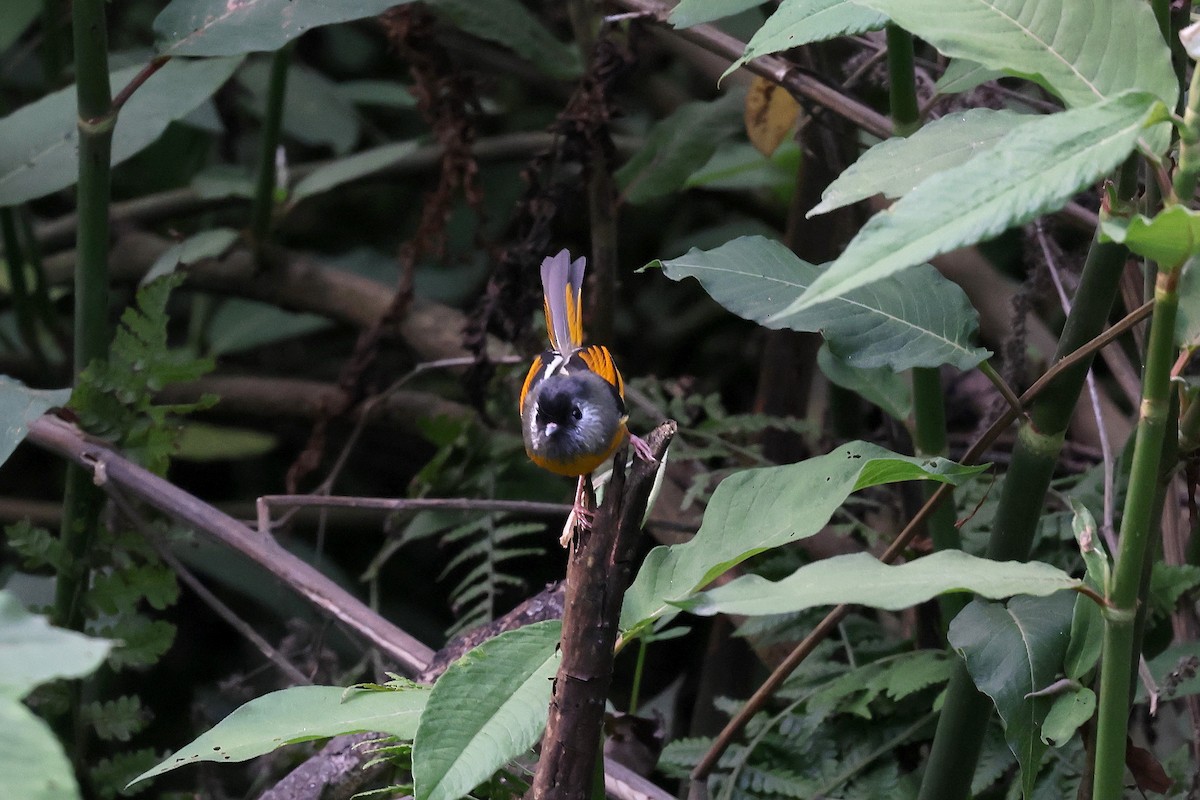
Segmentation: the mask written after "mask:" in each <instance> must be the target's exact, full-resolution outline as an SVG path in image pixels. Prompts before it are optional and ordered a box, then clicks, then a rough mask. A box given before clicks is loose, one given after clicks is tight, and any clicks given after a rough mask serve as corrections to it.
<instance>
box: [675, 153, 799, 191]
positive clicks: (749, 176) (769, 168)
mask: <svg viewBox="0 0 1200 800" xmlns="http://www.w3.org/2000/svg"><path fill="white" fill-rule="evenodd" d="M800 158H801V153H800V145H799V144H797V143H796V141H795V140H793V139H789V140H788V141H786V142H783V143H782V144H780V146H779V147H778V148H777V149H776V150H775V152H774V154H772V155H771V157H770V158H767V157H766V156H764V155H763V154H762V153H760V152H759V151H758V149H757V148H756V147H754V145H752V144H750V143H749V142H724V143H722V144H721V145H720V146H719V147H718V148H717V151H716V152H715V153H713V155H712V158H710V159H709V160H708V162H707V163H706V164H705V165H704V166H702V167H701V168H700V169H698V170H696V171H695V172H693V173H692V174H691V175H689V176H688V179H687V180H686V181H684V183H683V188H685V189H696V188H703V189H725V190H730V191H741V190H745V189H762V188H766V189H770V190H771V191H772V193H773V194H774V195H775V196H776V197H777V198H779V199H780V200H781V201H783V200H786V199H787V198H789V197H790V196H791V193H792V191H793V190H794V189H795V186H796V170H797V169H798V168H799V167H800Z"/></svg>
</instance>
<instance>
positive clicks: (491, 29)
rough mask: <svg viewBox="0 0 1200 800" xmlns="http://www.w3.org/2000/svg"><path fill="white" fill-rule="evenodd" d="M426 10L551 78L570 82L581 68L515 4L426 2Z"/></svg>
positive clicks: (570, 51) (570, 50)
mask: <svg viewBox="0 0 1200 800" xmlns="http://www.w3.org/2000/svg"><path fill="white" fill-rule="evenodd" d="M429 5H430V7H431V8H432V9H433V10H434V11H436V12H437V13H438V15H439V16H442V17H445V18H446V19H448V20H449V21H450V22H451V23H453V24H454V26H455V27H457V28H461V29H462V30H464V31H466V32H467V33H469V34H471V35H472V36H478V37H479V38H480V39H486V40H487V41H490V42H495V43H496V44H499V45H502V46H504V47H507V48H508V49H509V50H512V51H513V52H514V53H516V54H517V55H519V56H521V57H522V58H524V59H527V60H528V61H529V62H530V63H531V64H533V65H534V66H535V67H537V68H538V69H540V70H541V71H542V72H544V73H546V74H547V75H549V76H550V77H552V78H560V79H563V80H570V79H572V78H576V77H578V76H579V73H580V72H581V71H582V68H583V65H582V62H581V61H580V58H579V51H578V50H577V49H575V48H574V47H571V46H568V45H566V44H564V43H562V42H560V41H559V40H558V39H556V38H555V37H554V34H552V33H550V31H549V30H548V29H547V28H546V26H545V25H543V24H542V21H541V19H539V18H538V17H537V16H535V15H534V14H533V13H531V12H530V11H529V9H527V8H526V7H525V6H524V5H522V4H521V3H519V2H518V1H517V0H429Z"/></svg>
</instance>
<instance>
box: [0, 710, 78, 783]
mask: <svg viewBox="0 0 1200 800" xmlns="http://www.w3.org/2000/svg"><path fill="white" fill-rule="evenodd" d="M0 776H2V777H0V780H2V782H3V791H2V792H0V794H3V796H4V797H11V798H14V800H15V798H20V800H76V798H78V797H79V796H80V795H79V784H78V783H76V782H75V770H74V769H73V768H72V767H71V762H70V761H68V760H67V756H66V753H64V752H63V749H62V745H60V744H59V743H58V738H57V737H55V735H54V732H53V731H51V730H50V726H49V725H47V724H46V723H45V722H44V721H43V720H42V719H41V718H39V717H38V716H36V715H35V714H34V713H33V712H32V711H30V710H29V709H28V708H26V707H25V706H24V705H23V704H21V703H19V702H17V701H15V700H11V699H8V698H0Z"/></svg>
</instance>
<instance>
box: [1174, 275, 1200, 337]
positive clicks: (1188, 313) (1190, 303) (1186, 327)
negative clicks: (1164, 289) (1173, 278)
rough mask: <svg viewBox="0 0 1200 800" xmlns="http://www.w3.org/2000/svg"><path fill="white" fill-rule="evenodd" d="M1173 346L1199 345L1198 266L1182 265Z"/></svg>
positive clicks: (1199, 297)
mask: <svg viewBox="0 0 1200 800" xmlns="http://www.w3.org/2000/svg"><path fill="white" fill-rule="evenodd" d="M1175 345H1176V346H1177V347H1195V346H1197V345H1200V265H1198V264H1195V263H1191V264H1184V266H1183V272H1182V273H1181V274H1180V276H1179V311H1178V313H1177V314H1176V318H1175Z"/></svg>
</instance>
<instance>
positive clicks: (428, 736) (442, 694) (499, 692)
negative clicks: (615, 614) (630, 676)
mask: <svg viewBox="0 0 1200 800" xmlns="http://www.w3.org/2000/svg"><path fill="white" fill-rule="evenodd" d="M561 633H562V623H561V622H560V621H559V620H547V621H545V622H537V623H534V624H533V625H528V626H526V627H523V628H518V629H516V630H513V631H508V632H507V633H502V634H500V635H499V636H497V637H495V638H494V639H490V640H488V641H486V642H484V643H483V644H481V645H480V646H479V647H476V648H475V649H473V650H471V651H470V652H468V653H467V654H466V655H464V656H463V657H462V658H460V659H459V660H458V661H456V662H454V663H453V664H451V665H450V667H449V668H448V669H447V670H446V671H445V673H443V674H442V676H441V677H440V678H438V681H437V683H436V684H435V685H434V687H433V692H432V694H431V695H430V697H429V705H428V707H427V708H426V710H425V713H424V714H422V715H421V724H420V725H419V726H418V728H417V735H416V739H415V740H414V741H413V752H412V759H413V767H412V773H413V790H414V794H415V796H416V799H417V800H456V799H457V798H459V797H464V796H466V794H467V793H468V792H470V791H471V790H472V789H474V788H475V787H476V786H477V785H479V784H480V783H482V782H483V781H485V780H487V778H488V777H489V776H491V774H492V773H493V772H495V771H496V770H497V769H499V768H500V767H502V766H504V765H505V764H506V763H508V762H509V761H511V760H512V759H513V758H516V757H517V756H519V755H521V754H522V753H524V752H525V751H526V750H528V749H529V748H530V747H532V746H533V745H534V744H535V743H536V742H537V740H538V737H539V736H540V735H541V732H542V729H543V728H544V727H545V725H546V714H547V707H548V706H549V703H550V689H551V680H552V678H553V677H554V673H555V671H556V670H557V669H558V662H559V660H560V658H561V655H560V653H559V651H558V640H559V636H560V635H561Z"/></svg>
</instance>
